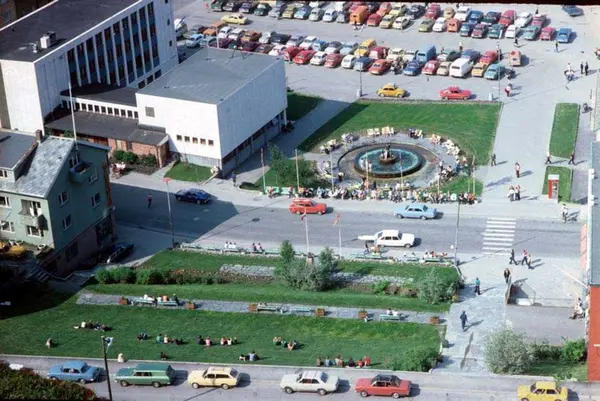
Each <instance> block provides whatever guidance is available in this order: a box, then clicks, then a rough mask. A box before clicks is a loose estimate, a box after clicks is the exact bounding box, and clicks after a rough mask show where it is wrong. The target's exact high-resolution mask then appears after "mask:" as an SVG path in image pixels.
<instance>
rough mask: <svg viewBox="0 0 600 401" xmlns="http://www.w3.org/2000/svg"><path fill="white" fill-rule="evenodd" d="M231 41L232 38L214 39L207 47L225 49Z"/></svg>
mask: <svg viewBox="0 0 600 401" xmlns="http://www.w3.org/2000/svg"><path fill="white" fill-rule="evenodd" d="M232 42H233V40H232V39H227V38H224V39H217V40H216V41H214V42H212V43H211V44H210V45H209V46H208V47H218V48H219V49H227V48H228V47H229V45H230V44H231V43H232Z"/></svg>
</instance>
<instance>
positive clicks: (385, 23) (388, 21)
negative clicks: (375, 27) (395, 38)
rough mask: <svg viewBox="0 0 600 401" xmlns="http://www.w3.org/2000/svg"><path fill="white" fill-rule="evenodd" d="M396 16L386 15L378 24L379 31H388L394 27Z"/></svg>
mask: <svg viewBox="0 0 600 401" xmlns="http://www.w3.org/2000/svg"><path fill="white" fill-rule="evenodd" d="M396 18H397V17H396V16H395V15H391V14H388V15H386V16H385V17H383V19H382V20H381V22H380V23H379V27H380V28H381V29H390V28H391V27H392V26H393V25H394V21H396Z"/></svg>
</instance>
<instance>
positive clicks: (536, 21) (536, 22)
mask: <svg viewBox="0 0 600 401" xmlns="http://www.w3.org/2000/svg"><path fill="white" fill-rule="evenodd" d="M531 25H533V26H539V27H540V28H542V27H543V26H544V25H546V16H545V15H544V14H538V15H536V16H535V17H533V21H532V22H531Z"/></svg>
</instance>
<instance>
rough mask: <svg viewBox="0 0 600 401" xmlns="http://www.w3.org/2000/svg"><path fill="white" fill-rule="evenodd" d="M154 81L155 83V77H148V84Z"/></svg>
mask: <svg viewBox="0 0 600 401" xmlns="http://www.w3.org/2000/svg"><path fill="white" fill-rule="evenodd" d="M153 81H154V77H153V76H152V75H150V76H149V77H148V79H147V80H146V82H147V83H148V84H151V83H152V82H153Z"/></svg>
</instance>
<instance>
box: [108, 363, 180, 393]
mask: <svg viewBox="0 0 600 401" xmlns="http://www.w3.org/2000/svg"><path fill="white" fill-rule="evenodd" d="M174 379H175V371H174V370H173V368H172V367H171V365H169V364H168V363H140V364H139V365H137V366H136V367H135V368H123V369H119V371H118V372H117V377H116V381H117V383H119V384H120V385H121V386H123V387H127V386H129V385H130V384H133V385H138V386H139V385H146V386H147V385H151V386H152V387H155V388H158V387H160V386H168V385H169V384H171V383H173V380H174Z"/></svg>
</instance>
